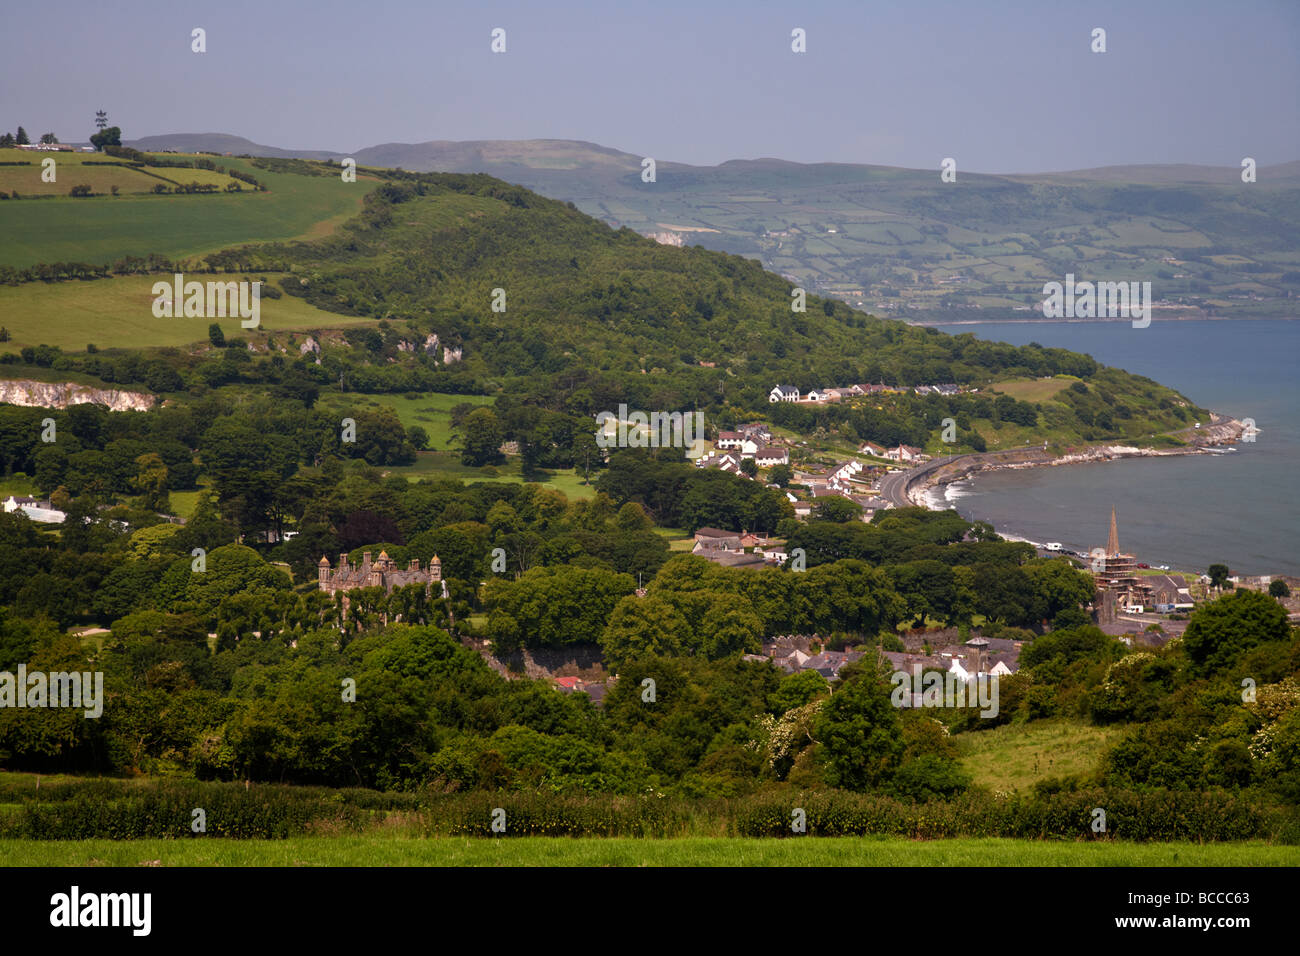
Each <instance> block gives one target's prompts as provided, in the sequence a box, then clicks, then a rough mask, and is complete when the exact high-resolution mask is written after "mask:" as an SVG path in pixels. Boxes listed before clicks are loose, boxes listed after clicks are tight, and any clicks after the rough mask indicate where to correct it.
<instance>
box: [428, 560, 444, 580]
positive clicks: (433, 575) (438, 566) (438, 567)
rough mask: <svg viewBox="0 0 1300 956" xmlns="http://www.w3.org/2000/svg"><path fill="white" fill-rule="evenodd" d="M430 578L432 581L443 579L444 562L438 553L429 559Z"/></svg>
mask: <svg viewBox="0 0 1300 956" xmlns="http://www.w3.org/2000/svg"><path fill="white" fill-rule="evenodd" d="M429 580H430V581H441V580H442V562H441V561H439V560H438V556H437V555H436V554H435V555H434V556H433V557H432V558H431V559H430V560H429Z"/></svg>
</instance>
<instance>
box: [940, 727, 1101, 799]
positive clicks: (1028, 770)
mask: <svg viewBox="0 0 1300 956" xmlns="http://www.w3.org/2000/svg"><path fill="white" fill-rule="evenodd" d="M1122 733H1123V731H1122V730H1120V729H1117V728H1113V727H1094V726H1092V725H1091V724H1081V723H1074V722H1072V721H1068V720H1036V721H1034V722H1033V723H1030V724H1004V725H1003V726H1001V727H995V728H993V729H992V730H981V731H979V732H977V733H968V734H961V735H960V736H958V737H955V738H954V740H955V742H956V744H957V750H958V752H959V753H960V754H961V765H962V767H963V768H964V769H965V770H966V771H967V773H969V774H971V776H972V777H973V778H974V780H975V784H976V785H977V786H982V787H989V788H990V789H992V790H1001V791H1007V792H1010V791H1013V790H1028V789H1029V788H1030V787H1032V786H1033V785H1034V783H1035V782H1037V781H1039V780H1042V779H1045V778H1047V777H1063V776H1072V775H1075V774H1090V773H1092V772H1093V771H1095V770H1096V769H1097V765H1098V762H1099V761H1100V760H1101V757H1102V754H1103V753H1104V752H1105V751H1106V749H1107V748H1108V747H1109V746H1110V745H1111V744H1113V743H1114V742H1115V741H1116V739H1117V738H1118V737H1119V736H1121V735H1122Z"/></svg>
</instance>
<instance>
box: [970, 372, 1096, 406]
mask: <svg viewBox="0 0 1300 956" xmlns="http://www.w3.org/2000/svg"><path fill="white" fill-rule="evenodd" d="M1075 381H1077V379H1074V378H1071V377H1069V376H1064V375H1058V376H1056V377H1055V378H1039V379H1016V380H1013V381H1007V382H995V383H993V384H992V385H990V386H989V391H991V392H1001V393H1002V394H1003V395H1010V396H1011V397H1012V398H1015V399H1018V400H1020V401H1022V402H1048V401H1051V400H1052V399H1053V398H1055V397H1056V396H1057V395H1058V394H1059V393H1060V392H1061V391H1062V390H1063V389H1066V388H1069V387H1070V384H1071V383H1072V382H1075Z"/></svg>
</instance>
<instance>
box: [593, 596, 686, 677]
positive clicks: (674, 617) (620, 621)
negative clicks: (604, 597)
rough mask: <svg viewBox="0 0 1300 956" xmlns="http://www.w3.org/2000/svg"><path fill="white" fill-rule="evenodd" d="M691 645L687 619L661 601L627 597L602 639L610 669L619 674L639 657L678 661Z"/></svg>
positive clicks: (606, 628)
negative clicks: (623, 667)
mask: <svg viewBox="0 0 1300 956" xmlns="http://www.w3.org/2000/svg"><path fill="white" fill-rule="evenodd" d="M690 643H691V627H690V624H688V623H687V621H686V618H684V617H682V615H681V614H680V613H679V612H678V611H677V609H676V608H675V607H673V606H672V605H671V604H670V603H668V602H667V601H665V600H663V599H662V598H657V597H650V596H646V597H643V598H639V597H635V596H632V597H625V598H623V599H622V600H621V601H619V602H618V605H617V606H616V607H615V608H614V613H613V614H611V615H610V616H609V623H608V624H607V625H605V631H604V633H603V634H601V637H600V646H601V649H602V650H603V651H604V652H605V660H606V661H608V662H609V666H610V667H612V668H614V669H615V670H617V669H618V668H620V667H622V666H623V664H625V663H626V662H628V661H630V660H634V659H636V658H638V657H676V656H678V655H680V654H682V653H683V652H684V651H685V650H686V648H687V647H688V646H689V644H690Z"/></svg>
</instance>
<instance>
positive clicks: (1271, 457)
mask: <svg viewBox="0 0 1300 956" xmlns="http://www.w3.org/2000/svg"><path fill="white" fill-rule="evenodd" d="M939 327H940V328H943V329H944V331H947V332H951V333H963V332H974V333H975V334H976V335H977V336H978V337H979V338H981V339H988V340H993V341H1001V342H1009V343H1011V344H1014V345H1026V344H1028V343H1030V342H1037V343H1039V344H1040V345H1044V346H1048V347H1059V348H1067V349H1071V350H1073V351H1077V352H1086V353H1087V354H1089V355H1091V356H1093V357H1094V358H1096V359H1097V360H1098V361H1100V362H1103V363H1105V364H1107V365H1114V366H1117V367H1119V368H1123V369H1127V370H1128V371H1130V372H1134V373H1136V374H1139V375H1145V376H1147V377H1148V378H1152V379H1155V380H1156V381H1157V382H1160V383H1162V384H1165V385H1169V386H1171V387H1173V388H1176V389H1178V390H1179V391H1180V392H1182V393H1183V394H1184V395H1186V396H1188V397H1189V398H1190V399H1192V400H1193V401H1194V402H1196V403H1197V404H1198V405H1201V406H1203V407H1207V408H1210V409H1212V410H1214V411H1216V412H1218V413H1220V414H1223V415H1229V416H1232V417H1234V418H1238V419H1244V418H1252V419H1254V421H1255V423H1256V425H1257V426H1258V427H1259V428H1260V429H1261V431H1260V433H1259V434H1258V436H1257V437H1256V440H1255V441H1254V442H1253V443H1252V442H1241V443H1239V444H1237V445H1236V446H1235V447H1234V450H1233V451H1231V452H1228V453H1226V454H1221V455H1214V454H1204V455H1186V456H1178V457H1170V458H1157V459H1152V458H1137V459H1127V460H1119V461H1113V462H1105V463H1096V464H1085V465H1062V466H1057V467H1051V468H1034V469H1026V470H1023V471H1003V472H993V473H990V474H985V475H978V476H976V477H975V478H973V479H971V480H969V481H965V482H961V483H959V484H956V485H953V486H949V488H948V489H947V492H946V500H947V501H948V507H955V508H956V509H957V511H958V512H959V513H960V514H961V515H962V516H963V517H966V518H969V519H981V520H985V521H990V522H992V523H993V525H994V527H996V528H997V529H998V531H999V532H1003V533H1006V534H1011V535H1015V536H1019V537H1024V538H1027V539H1029V540H1031V541H1036V542H1040V543H1041V542H1046V541H1059V542H1061V543H1062V545H1063V546H1064V547H1066V548H1069V549H1071V550H1075V551H1080V552H1086V551H1088V550H1090V549H1092V548H1095V547H1101V546H1104V545H1105V544H1106V536H1107V533H1108V531H1109V525H1110V510H1111V507H1112V505H1113V506H1114V507H1115V509H1116V512H1117V514H1118V518H1119V538H1120V544H1121V546H1122V547H1123V549H1124V550H1125V551H1129V552H1132V553H1134V554H1136V555H1137V559H1138V561H1140V562H1144V563H1147V564H1151V565H1159V564H1167V565H1170V566H1171V567H1173V568H1176V569H1180V570H1188V571H1192V570H1195V571H1204V570H1205V569H1206V568H1207V567H1208V566H1209V565H1210V564H1211V563H1214V562H1223V563H1225V564H1227V565H1228V566H1229V567H1231V568H1232V571H1233V573H1234V574H1292V575H1295V574H1300V557H1298V556H1297V555H1298V553H1300V549H1298V547H1297V542H1300V508H1298V507H1297V505H1296V497H1295V496H1296V484H1297V481H1296V477H1297V475H1300V384H1298V378H1297V369H1296V361H1297V358H1300V321H1288V320H1267V319H1247V320H1195V321H1165V322H1161V321H1159V320H1158V319H1156V320H1153V321H1152V323H1151V325H1150V326H1148V327H1147V328H1145V329H1135V328H1133V327H1132V325H1131V323H1129V322H1106V321H1091V322H1089V321H1082V322H1079V321H1075V322H988V323H976V324H963V325H952V326H939ZM936 494H942V492H937V493H936ZM935 503H936V504H939V505H940V506H942V501H936V502H935Z"/></svg>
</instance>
